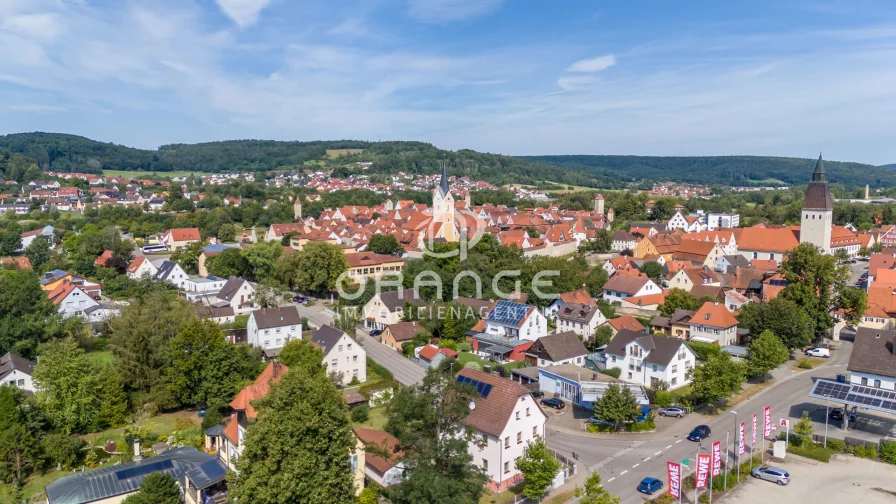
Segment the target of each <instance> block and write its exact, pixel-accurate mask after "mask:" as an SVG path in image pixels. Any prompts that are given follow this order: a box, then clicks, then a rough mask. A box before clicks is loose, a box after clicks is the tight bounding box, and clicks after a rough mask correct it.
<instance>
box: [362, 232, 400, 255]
mask: <svg viewBox="0 0 896 504" xmlns="http://www.w3.org/2000/svg"><path fill="white" fill-rule="evenodd" d="M367 250H369V251H370V252H373V253H375V254H384V255H394V256H401V255H402V254H404V247H402V246H401V244H400V243H398V240H397V239H396V238H395V237H394V236H392V235H384V234H376V235H373V236H372V237H370V242H369V243H368V244H367Z"/></svg>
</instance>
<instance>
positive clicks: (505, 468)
mask: <svg viewBox="0 0 896 504" xmlns="http://www.w3.org/2000/svg"><path fill="white" fill-rule="evenodd" d="M509 472H510V462H504V474H507V473H509Z"/></svg>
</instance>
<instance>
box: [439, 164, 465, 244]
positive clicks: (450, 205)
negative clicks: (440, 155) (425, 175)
mask: <svg viewBox="0 0 896 504" xmlns="http://www.w3.org/2000/svg"><path fill="white" fill-rule="evenodd" d="M432 221H433V222H439V223H441V224H442V226H441V228H440V229H439V231H438V233H437V235H436V238H444V239H445V241H447V242H456V241H458V239H459V237H458V235H457V226H456V225H455V221H454V196H452V195H451V192H450V191H449V190H448V168H447V167H446V165H445V161H444V160H442V179H441V180H439V185H438V187H436V188H435V189H433V191H432Z"/></svg>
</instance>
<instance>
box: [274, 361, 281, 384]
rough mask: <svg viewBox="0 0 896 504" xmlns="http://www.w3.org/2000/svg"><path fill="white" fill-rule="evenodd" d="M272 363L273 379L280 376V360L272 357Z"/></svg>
mask: <svg viewBox="0 0 896 504" xmlns="http://www.w3.org/2000/svg"><path fill="white" fill-rule="evenodd" d="M273 363H274V366H273V372H274V373H273V374H274V379H275V380H276V379H277V378H278V377H279V376H280V361H279V360H277V359H274V361H273Z"/></svg>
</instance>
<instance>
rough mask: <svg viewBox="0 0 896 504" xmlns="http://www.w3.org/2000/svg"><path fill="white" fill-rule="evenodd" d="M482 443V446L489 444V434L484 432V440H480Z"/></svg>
mask: <svg viewBox="0 0 896 504" xmlns="http://www.w3.org/2000/svg"><path fill="white" fill-rule="evenodd" d="M480 443H482V446H485V445H487V444H488V436H487V435H485V434H483V435H482V441H480Z"/></svg>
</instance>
